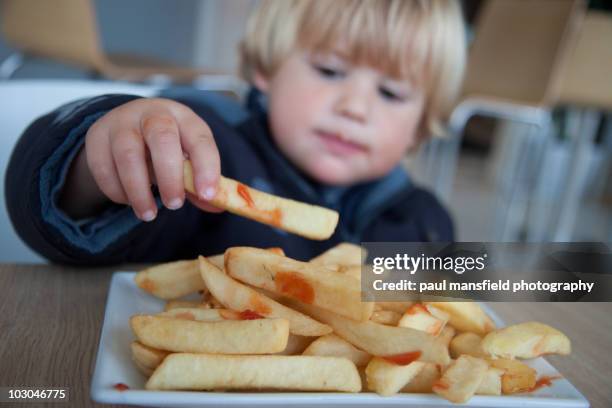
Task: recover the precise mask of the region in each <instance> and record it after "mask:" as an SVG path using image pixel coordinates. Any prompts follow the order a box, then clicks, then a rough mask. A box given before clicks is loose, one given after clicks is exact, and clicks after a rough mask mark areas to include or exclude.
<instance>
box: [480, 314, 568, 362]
mask: <svg viewBox="0 0 612 408" xmlns="http://www.w3.org/2000/svg"><path fill="white" fill-rule="evenodd" d="M481 347H482V350H484V352H485V353H487V354H488V355H490V356H492V357H502V358H509V359H513V358H535V357H539V356H541V355H543V354H564V355H567V354H569V353H570V352H571V349H572V346H571V343H570V340H569V339H568V338H567V336H566V335H565V334H563V333H561V332H560V331H559V330H557V329H555V328H553V327H550V326H549V325H547V324H544V323H538V322H525V323H519V324H515V325H512V326H508V327H505V328H503V329H499V330H495V331H493V332H491V333H489V334H487V335H486V336H485V338H484V339H482V343H481Z"/></svg>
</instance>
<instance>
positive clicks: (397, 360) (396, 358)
mask: <svg viewBox="0 0 612 408" xmlns="http://www.w3.org/2000/svg"><path fill="white" fill-rule="evenodd" d="M419 357H421V352H420V351H409V352H408V353H402V354H394V355H392V356H382V358H384V359H385V360H387V361H388V362H390V363H393V364H397V365H408V364H410V363H412V362H413V361H415V360H417V359H418V358H419Z"/></svg>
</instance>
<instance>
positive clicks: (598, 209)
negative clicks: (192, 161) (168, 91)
mask: <svg viewBox="0 0 612 408" xmlns="http://www.w3.org/2000/svg"><path fill="white" fill-rule="evenodd" d="M256 3H257V0H182V1H171V0H45V1H37V0H0V125H1V127H0V129H1V131H0V137H1V138H2V143H1V144H0V146H1V148H0V168H1V169H2V177H1V179H0V187H1V189H0V191H2V194H3V193H4V171H5V167H6V164H7V162H8V158H9V156H10V153H11V151H12V147H13V145H14V143H15V141H16V140H17V139H18V137H19V135H20V133H21V132H22V131H23V130H24V128H25V127H26V126H27V125H28V123H30V122H31V121H32V120H34V119H35V118H36V117H37V116H39V115H41V114H43V113H45V112H47V111H49V110H51V109H53V108H55V107H57V106H59V105H60V104H62V103H65V102H67V101H71V100H74V99H77V98H81V97H86V96H93V95H98V94H102V93H111V92H121V93H135V94H142V95H153V94H155V92H156V91H157V90H159V89H162V88H165V87H168V86H176V85H188V86H191V87H193V88H195V89H199V90H202V91H206V92H222V93H225V94H226V95H229V96H230V97H233V98H236V99H240V98H241V97H243V96H244V92H245V90H246V89H247V87H246V84H244V83H243V82H241V81H240V80H239V79H238V77H237V76H236V70H237V52H236V47H237V43H238V41H239V40H240V38H241V36H242V33H243V30H244V25H245V21H246V19H247V17H248V15H249V13H250V11H251V10H252V8H253V6H254V5H255V4H256ZM462 5H463V8H464V14H465V18H466V21H467V23H468V25H467V30H468V31H467V33H468V39H469V44H470V50H469V62H468V68H467V75H466V81H465V86H464V89H463V91H462V96H461V98H460V100H459V101H458V103H457V106H456V107H455V109H454V110H453V112H452V114H451V118H450V123H449V135H448V136H447V137H446V138H440V139H435V140H432V141H430V142H428V143H427V144H426V145H425V146H423V148H422V149H421V150H420V151H419V152H417V153H415V154H412V155H410V156H409V157H407V158H406V163H405V164H406V166H407V168H408V169H409V170H410V172H411V174H412V176H413V177H414V178H415V179H416V180H417V181H418V182H420V183H421V184H424V185H426V186H427V187H428V188H430V189H431V190H433V191H435V192H436V193H437V195H438V196H439V197H440V198H441V199H442V200H443V201H444V202H445V203H446V205H447V206H448V208H449V209H450V211H451V212H452V214H453V216H454V220H455V223H456V226H457V238H458V240H459V241H530V242H541V241H558V242H566V241H599V242H602V241H603V242H612V2H610V1H607V0H598V1H587V0H530V1H513V0H463V1H462ZM27 182H28V181H27V180H25V181H24V183H25V184H24V186H25V185H27ZM41 261H42V259H41V258H40V257H38V256H37V255H35V254H34V253H32V252H31V251H30V250H29V249H28V248H26V247H25V246H24V245H23V244H22V243H21V242H20V241H19V239H18V237H17V236H16V235H15V233H14V231H13V229H12V227H11V225H10V221H9V220H8V218H7V214H6V210H5V207H4V198H3V197H2V202H1V203H0V262H41Z"/></svg>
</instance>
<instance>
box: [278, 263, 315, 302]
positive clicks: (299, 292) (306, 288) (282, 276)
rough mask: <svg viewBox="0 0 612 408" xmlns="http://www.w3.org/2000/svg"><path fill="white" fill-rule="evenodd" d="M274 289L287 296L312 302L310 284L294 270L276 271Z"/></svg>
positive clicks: (312, 293) (312, 290) (312, 292)
mask: <svg viewBox="0 0 612 408" xmlns="http://www.w3.org/2000/svg"><path fill="white" fill-rule="evenodd" d="M274 284H275V286H276V289H277V290H278V291H279V292H280V293H282V294H284V295H287V296H289V297H292V298H294V299H298V300H300V301H302V302H304V303H307V304H312V302H313V301H314V297H315V292H314V289H313V288H312V286H310V284H309V283H308V282H307V281H306V279H304V278H302V277H301V276H300V275H299V274H298V273H296V272H291V271H289V272H278V273H277V274H276V276H275V278H274Z"/></svg>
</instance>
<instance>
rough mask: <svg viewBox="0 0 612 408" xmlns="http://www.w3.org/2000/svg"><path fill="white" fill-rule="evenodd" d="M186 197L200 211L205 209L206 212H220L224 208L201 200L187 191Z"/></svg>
mask: <svg viewBox="0 0 612 408" xmlns="http://www.w3.org/2000/svg"><path fill="white" fill-rule="evenodd" d="M186 196H187V199H188V200H189V202H190V203H191V204H192V205H193V206H195V207H197V208H199V209H200V210H202V211H206V212H213V213H221V212H223V211H225V210H223V209H222V208H217V207H215V206H214V205H212V204H210V203H208V202H207V201H202V200H200V199H199V198H198V197H196V196H195V195H193V194H191V193H189V192H187V193H186Z"/></svg>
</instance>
